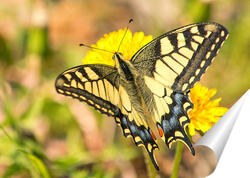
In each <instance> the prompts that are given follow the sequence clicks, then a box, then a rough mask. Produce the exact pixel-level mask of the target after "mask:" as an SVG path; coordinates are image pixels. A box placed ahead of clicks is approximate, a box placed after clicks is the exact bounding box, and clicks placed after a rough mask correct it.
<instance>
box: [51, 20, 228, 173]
mask: <svg viewBox="0 0 250 178" xmlns="http://www.w3.org/2000/svg"><path fill="white" fill-rule="evenodd" d="M227 36H228V31H227V29H226V28H225V27H223V26H222V25H220V24H217V23H214V22H202V23H196V24H191V25H187V26H184V27H181V28H178V29H175V30H172V31H170V32H167V33H165V34H163V35H161V36H159V37H158V38H155V39H154V40H152V41H151V42H149V43H148V44H146V45H145V46H143V47H142V48H141V49H139V50H138V51H137V52H136V53H135V54H134V55H133V57H132V58H131V59H125V58H124V57H123V55H122V54H121V53H119V52H115V53H114V55H113V60H114V61H115V66H113V67H112V66H108V65H104V64H88V65H80V66H77V67H73V68H71V69H68V70H66V71H65V72H63V73H61V74H60V75H59V76H58V77H57V79H56V81H55V87H56V91H57V92H58V93H59V94H62V95H65V96H71V97H73V98H76V99H78V100H80V101H83V102H85V103H87V104H89V105H90V106H92V107H94V108H95V109H96V110H98V111H100V112H101V113H103V114H106V115H108V116H112V117H114V119H115V121H116V123H117V124H118V125H119V126H120V127H121V129H122V130H123V134H124V136H125V137H132V138H133V140H134V142H135V145H137V146H144V147H145V149H146V150H147V152H148V154H149V157H150V159H151V161H152V163H153V165H154V167H155V168H156V169H157V170H159V166H158V164H157V162H156V160H155V155H154V150H155V149H158V145H157V143H156V136H155V135H154V133H153V132H152V130H151V129H150V127H149V124H148V119H153V121H154V122H155V124H156V127H157V129H158V131H159V135H160V137H161V138H162V140H163V141H164V142H165V143H166V145H167V146H168V148H171V145H172V143H173V142H175V141H182V142H183V143H185V145H186V146H187V147H188V148H189V150H190V151H191V153H192V154H193V155H195V150H194V148H193V146H192V144H191V142H190V140H189V138H188V136H187V134H186V132H185V127H186V126H187V125H188V124H189V123H190V119H189V117H188V114H187V113H188V111H189V110H191V109H192V108H193V104H192V102H191V100H190V98H189V90H190V89H191V88H192V87H193V86H194V85H195V83H196V82H198V81H199V80H200V79H201V77H202V75H203V74H204V73H205V71H206V69H207V68H208V66H210V64H211V62H212V61H213V59H214V57H215V56H216V55H217V53H218V51H219V49H220V48H221V46H222V44H223V42H224V41H225V40H226V38H227Z"/></svg>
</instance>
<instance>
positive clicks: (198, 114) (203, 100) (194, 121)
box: [188, 84, 228, 136]
mask: <svg viewBox="0 0 250 178" xmlns="http://www.w3.org/2000/svg"><path fill="white" fill-rule="evenodd" d="M216 92H217V90H216V89H210V90H208V88H206V87H201V85H200V84H196V85H195V86H194V88H192V89H191V90H190V97H191V101H192V102H193V104H194V108H193V109H192V110H191V111H189V112H188V115H189V117H190V120H191V122H190V124H189V125H188V129H189V134H190V135H191V136H193V135H194V134H195V130H198V131H202V132H203V133H205V132H207V131H208V130H209V129H210V128H211V127H212V126H213V125H214V124H215V123H216V122H217V121H218V120H219V119H220V118H221V116H223V115H224V114H225V113H226V112H227V111H228V108H225V107H218V106H219V102H220V101H221V98H218V99H215V100H212V101H209V100H210V98H211V97H212V96H214V95H215V93H216Z"/></svg>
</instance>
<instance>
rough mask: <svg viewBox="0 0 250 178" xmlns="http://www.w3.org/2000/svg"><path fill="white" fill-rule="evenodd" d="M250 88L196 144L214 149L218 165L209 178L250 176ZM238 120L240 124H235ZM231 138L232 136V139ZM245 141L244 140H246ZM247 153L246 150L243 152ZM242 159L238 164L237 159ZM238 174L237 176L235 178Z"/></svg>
mask: <svg viewBox="0 0 250 178" xmlns="http://www.w3.org/2000/svg"><path fill="white" fill-rule="evenodd" d="M249 110H250V89H249V90H248V91H247V92H246V93H245V94H244V95H243V96H242V97H241V98H240V99H239V100H238V101H237V102H236V103H235V104H234V105H233V106H232V107H231V108H230V110H228V112H227V113H226V114H225V115H224V116H223V117H222V118H221V119H220V120H219V121H218V122H217V123H216V124H215V125H214V126H213V127H212V128H211V129H210V130H209V131H208V132H207V133H206V134H205V135H204V136H203V137H202V138H201V139H200V140H199V141H198V142H197V143H196V144H195V145H194V146H198V145H204V146H207V147H209V148H211V149H212V150H213V151H214V153H215V154H216V157H217V166H216V169H215V171H214V172H213V173H212V174H211V175H210V176H209V178H217V177H221V176H222V177H225V176H226V177H239V173H243V176H246V175H249V172H247V170H248V169H249V168H246V169H245V173H246V175H245V174H244V170H243V166H242V165H246V164H245V163H244V161H242V159H243V160H245V159H246V160H247V161H249V160H250V153H249V151H248V150H247V148H248V146H247V145H245V143H246V140H248V138H247V137H248V135H249V133H248V130H249V126H250V114H249ZM236 120H237V122H236ZM229 136H230V137H229ZM243 139H244V140H243ZM243 150H245V151H243ZM232 158H235V159H240V160H239V161H237V162H236V161H235V160H234V159H232ZM232 175H235V176H232Z"/></svg>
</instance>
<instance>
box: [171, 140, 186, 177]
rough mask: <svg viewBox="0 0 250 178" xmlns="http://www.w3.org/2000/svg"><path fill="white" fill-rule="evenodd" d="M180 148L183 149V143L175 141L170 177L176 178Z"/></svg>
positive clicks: (179, 160)
mask: <svg viewBox="0 0 250 178" xmlns="http://www.w3.org/2000/svg"><path fill="white" fill-rule="evenodd" d="M182 150H183V143H182V142H180V141H179V142H178V143H177V148H176V152H175V159H174V167H173V172H172V175H171V178H178V173H179V166H180V163H181V157H182Z"/></svg>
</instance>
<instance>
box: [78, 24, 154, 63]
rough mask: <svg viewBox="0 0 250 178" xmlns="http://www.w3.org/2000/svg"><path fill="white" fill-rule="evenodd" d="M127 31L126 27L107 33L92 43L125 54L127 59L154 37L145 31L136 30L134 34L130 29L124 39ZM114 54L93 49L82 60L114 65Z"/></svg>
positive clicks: (97, 46)
mask: <svg viewBox="0 0 250 178" xmlns="http://www.w3.org/2000/svg"><path fill="white" fill-rule="evenodd" d="M125 31H126V28H125V29H120V30H118V31H114V32H110V33H109V34H105V35H104V37H103V38H101V39H100V40H99V41H98V42H97V43H96V44H93V45H91V47H94V48H98V49H105V50H108V51H112V52H119V53H122V54H123V57H124V58H125V59H131V57H132V56H133V55H134V54H135V53H136V52H137V51H138V50H139V49H140V48H141V47H143V46H144V45H146V44H147V43H149V42H150V41H152V39H153V37H152V36H151V35H149V36H144V33H143V32H136V33H135V34H134V35H132V32H131V31H130V30H129V29H128V31H127V33H126V35H125V37H124V39H123V41H122V37H123V36H124V34H125ZM121 42H122V44H121V46H120V49H119V51H117V50H118V47H119V45H120V43H121ZM112 56H113V54H112V53H109V52H106V51H101V50H96V49H93V50H90V51H88V52H87V54H86V56H85V58H84V59H83V60H82V61H83V64H106V65H111V66H114V65H115V61H114V60H113V59H112Z"/></svg>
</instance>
